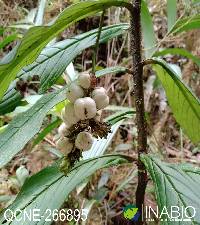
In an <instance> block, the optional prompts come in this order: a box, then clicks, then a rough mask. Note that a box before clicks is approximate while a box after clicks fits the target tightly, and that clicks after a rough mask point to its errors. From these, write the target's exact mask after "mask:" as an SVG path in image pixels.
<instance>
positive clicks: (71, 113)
mask: <svg viewBox="0 0 200 225" xmlns="http://www.w3.org/2000/svg"><path fill="white" fill-rule="evenodd" d="M61 118H62V120H63V121H64V122H65V123H66V124H67V125H68V126H69V127H70V126H72V125H74V124H76V123H77V122H78V121H79V120H80V119H79V118H78V117H77V116H76V115H75V110H74V105H73V104H71V103H69V104H67V105H66V106H65V107H64V108H63V109H62V111H61Z"/></svg>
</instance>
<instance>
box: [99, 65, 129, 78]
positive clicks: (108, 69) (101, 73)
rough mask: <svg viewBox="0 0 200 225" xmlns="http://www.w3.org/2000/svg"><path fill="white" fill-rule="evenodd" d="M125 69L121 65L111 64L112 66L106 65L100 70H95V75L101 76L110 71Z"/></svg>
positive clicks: (122, 71)
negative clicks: (106, 66)
mask: <svg viewBox="0 0 200 225" xmlns="http://www.w3.org/2000/svg"><path fill="white" fill-rule="evenodd" d="M126 71H127V69H126V67H123V66H113V67H108V68H105V69H102V70H98V71H96V73H95V75H96V77H101V76H105V75H106V74H110V73H126Z"/></svg>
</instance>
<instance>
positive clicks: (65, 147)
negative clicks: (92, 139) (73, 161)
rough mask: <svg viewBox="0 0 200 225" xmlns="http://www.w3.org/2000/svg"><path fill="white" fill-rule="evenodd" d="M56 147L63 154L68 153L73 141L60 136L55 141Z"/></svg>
mask: <svg viewBox="0 0 200 225" xmlns="http://www.w3.org/2000/svg"><path fill="white" fill-rule="evenodd" d="M56 148H57V149H58V150H60V151H61V152H62V153H63V154H64V155H68V154H69V153H70V152H71V151H72V149H73V143H71V142H70V141H69V139H68V138H66V137H61V138H60V139H59V140H58V141H57V142H56Z"/></svg>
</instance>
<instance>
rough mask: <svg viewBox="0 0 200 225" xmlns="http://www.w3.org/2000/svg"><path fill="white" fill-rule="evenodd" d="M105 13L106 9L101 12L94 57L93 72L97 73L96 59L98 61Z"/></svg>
mask: <svg viewBox="0 0 200 225" xmlns="http://www.w3.org/2000/svg"><path fill="white" fill-rule="evenodd" d="M104 15H105V10H104V11H103V12H102V14H101V19H100V23H99V31H98V35H97V40H96V44H95V47H94V51H93V59H92V73H93V74H95V72H96V71H95V67H96V61H97V53H98V49H99V40H100V37H101V31H102V27H103V22H104Z"/></svg>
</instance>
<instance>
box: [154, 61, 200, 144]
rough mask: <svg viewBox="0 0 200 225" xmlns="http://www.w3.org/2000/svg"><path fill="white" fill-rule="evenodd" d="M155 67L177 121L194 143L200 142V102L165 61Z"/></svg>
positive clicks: (159, 62)
mask: <svg viewBox="0 0 200 225" xmlns="http://www.w3.org/2000/svg"><path fill="white" fill-rule="evenodd" d="M154 63H156V64H157V65H154V66H153V69H154V70H155V71H156V73H157V75H158V77H159V79H160V81H161V83H162V85H163V87H164V89H165V92H166V95H167V99H168V101H169V105H170V107H171V109H172V112H173V114H174V116H175V118H176V121H177V122H178V123H179V124H180V126H181V127H182V128H183V129H184V131H185V133H186V134H187V135H188V136H189V138H190V139H191V140H192V141H193V142H194V143H198V142H199V141H200V126H199V124H200V101H199V99H198V98H197V97H196V96H195V95H194V94H193V93H192V91H191V90H190V89H189V88H188V87H187V86H186V85H185V84H184V83H183V81H182V80H181V79H180V78H179V76H178V75H177V74H176V73H175V72H174V71H173V70H172V69H171V67H170V66H168V65H167V63H165V61H163V60H159V59H154Z"/></svg>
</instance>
